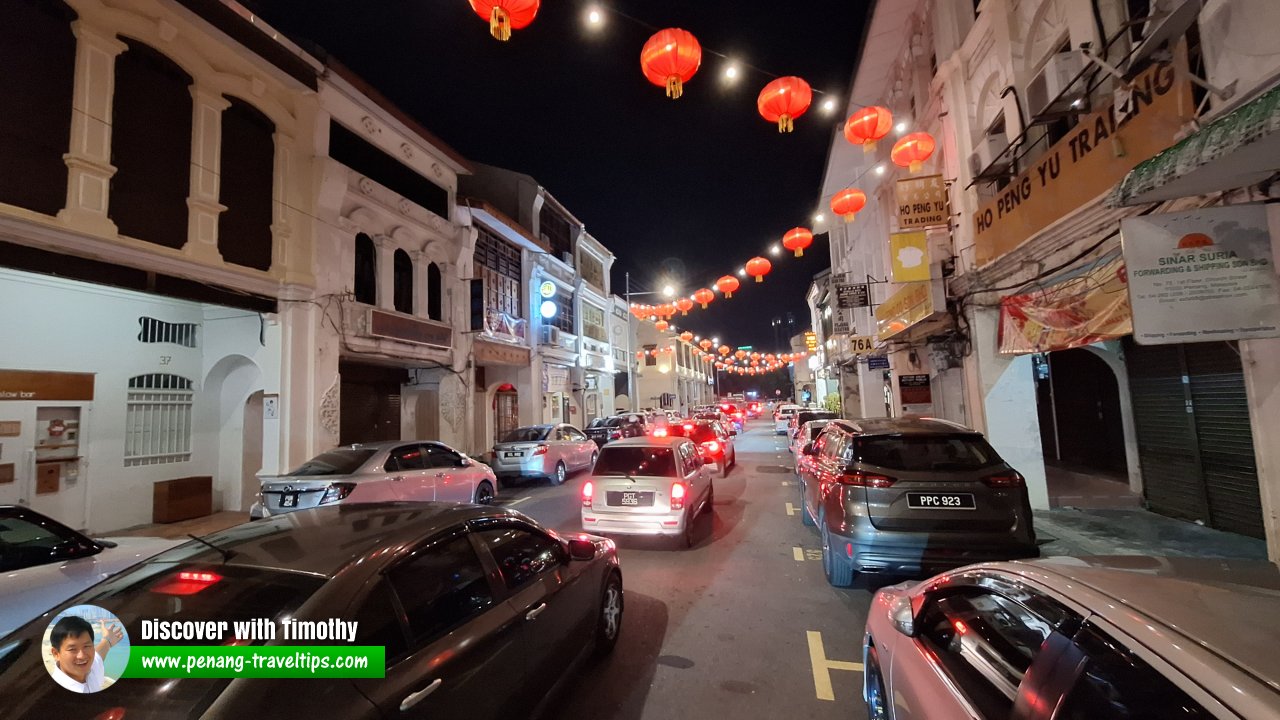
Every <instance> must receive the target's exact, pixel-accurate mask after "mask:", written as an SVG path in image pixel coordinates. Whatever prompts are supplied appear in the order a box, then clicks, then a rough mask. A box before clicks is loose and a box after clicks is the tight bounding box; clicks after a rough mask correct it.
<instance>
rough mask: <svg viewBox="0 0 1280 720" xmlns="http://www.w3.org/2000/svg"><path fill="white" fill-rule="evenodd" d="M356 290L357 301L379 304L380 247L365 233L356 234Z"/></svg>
mask: <svg viewBox="0 0 1280 720" xmlns="http://www.w3.org/2000/svg"><path fill="white" fill-rule="evenodd" d="M355 291H356V302H362V303H364V304H366V305H377V304H378V249H377V248H376V247H374V246H373V238H371V237H369V236H368V235H365V234H364V233H360V234H359V235H356V277H355Z"/></svg>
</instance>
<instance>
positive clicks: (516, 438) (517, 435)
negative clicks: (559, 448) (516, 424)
mask: <svg viewBox="0 0 1280 720" xmlns="http://www.w3.org/2000/svg"><path fill="white" fill-rule="evenodd" d="M549 432H551V426H550V425H531V426H529V427H522V428H516V429H515V430H512V431H511V432H509V433H507V434H506V437H504V438H502V442H507V443H515V442H537V441H539V440H545V439H546V437H547V433H549Z"/></svg>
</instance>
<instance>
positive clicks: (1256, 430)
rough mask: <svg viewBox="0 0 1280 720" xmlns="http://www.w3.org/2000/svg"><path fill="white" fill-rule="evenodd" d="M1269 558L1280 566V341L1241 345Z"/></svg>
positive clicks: (1260, 341) (1248, 341)
mask: <svg viewBox="0 0 1280 720" xmlns="http://www.w3.org/2000/svg"><path fill="white" fill-rule="evenodd" d="M1240 359H1241V360H1242V361H1243V364H1244V386H1245V389H1246V391H1247V392H1248V397H1249V423H1250V424H1251V425H1252V426H1253V454H1254V458H1255V460H1256V462H1257V466H1258V495H1259V499H1260V501H1261V504H1262V522H1263V526H1264V527H1265V528H1266V539H1267V557H1268V558H1270V559H1271V561H1272V562H1280V339H1269V340H1247V341H1244V342H1241V343H1240Z"/></svg>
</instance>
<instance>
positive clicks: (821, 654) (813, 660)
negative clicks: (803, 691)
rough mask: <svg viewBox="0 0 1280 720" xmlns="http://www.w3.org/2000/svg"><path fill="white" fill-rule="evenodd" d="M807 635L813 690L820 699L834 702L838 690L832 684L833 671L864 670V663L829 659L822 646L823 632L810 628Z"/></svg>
mask: <svg viewBox="0 0 1280 720" xmlns="http://www.w3.org/2000/svg"><path fill="white" fill-rule="evenodd" d="M806 635H808V637H809V665H810V667H812V668H813V691H814V693H815V694H816V695H817V696H818V699H819V700H830V701H832V702H834V701H835V699H836V692H835V688H834V687H832V685H831V671H832V670H849V671H853V672H862V663H856V662H847V661H844V660H828V659H827V651H826V649H825V648H823V646H822V633H820V632H818V631H816V630H808V631H806Z"/></svg>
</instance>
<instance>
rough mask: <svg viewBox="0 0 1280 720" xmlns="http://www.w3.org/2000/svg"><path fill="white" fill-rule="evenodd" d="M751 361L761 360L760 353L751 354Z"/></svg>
mask: <svg viewBox="0 0 1280 720" xmlns="http://www.w3.org/2000/svg"><path fill="white" fill-rule="evenodd" d="M751 359H752V360H759V359H760V353H758V352H753V353H751Z"/></svg>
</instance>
